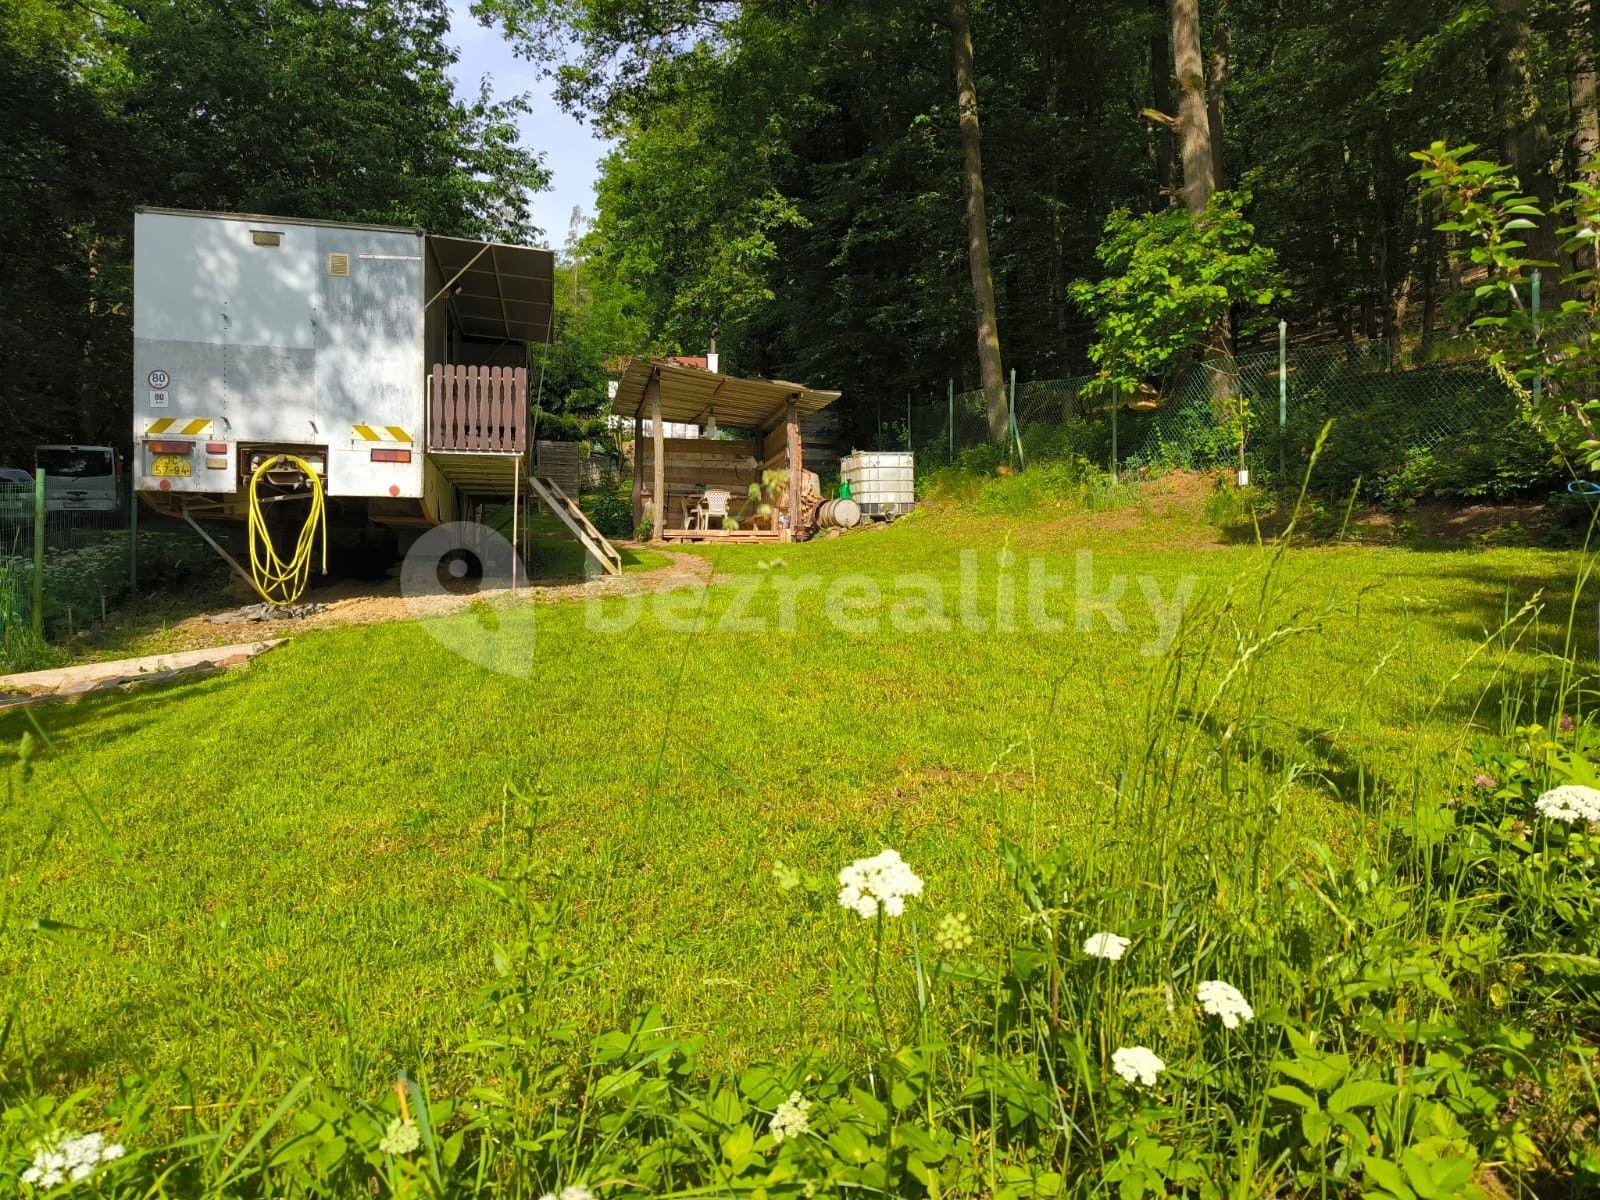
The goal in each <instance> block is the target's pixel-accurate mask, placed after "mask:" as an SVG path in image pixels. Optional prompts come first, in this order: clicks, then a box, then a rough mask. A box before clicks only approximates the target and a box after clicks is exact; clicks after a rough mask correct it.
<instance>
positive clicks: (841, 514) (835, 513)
mask: <svg viewBox="0 0 1600 1200" xmlns="http://www.w3.org/2000/svg"><path fill="white" fill-rule="evenodd" d="M859 520H861V506H860V505H859V504H857V503H856V502H855V501H854V500H849V499H845V500H829V501H827V502H825V503H824V504H823V506H822V507H821V508H819V509H818V510H817V524H818V525H819V526H820V527H821V528H823V529H850V528H853V527H854V526H855V524H856V522H857V521H859Z"/></svg>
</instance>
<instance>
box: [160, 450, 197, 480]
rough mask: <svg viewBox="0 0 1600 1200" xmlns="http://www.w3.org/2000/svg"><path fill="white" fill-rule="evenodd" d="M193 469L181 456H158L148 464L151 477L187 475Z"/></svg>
mask: <svg viewBox="0 0 1600 1200" xmlns="http://www.w3.org/2000/svg"><path fill="white" fill-rule="evenodd" d="M192 470H193V468H192V467H191V466H190V465H189V460H188V459H187V458H185V457H184V456H183V455H181V454H158V455H156V456H155V458H154V459H152V460H151V463H150V474H152V475H188V474H189V473H190V472H191V471H192Z"/></svg>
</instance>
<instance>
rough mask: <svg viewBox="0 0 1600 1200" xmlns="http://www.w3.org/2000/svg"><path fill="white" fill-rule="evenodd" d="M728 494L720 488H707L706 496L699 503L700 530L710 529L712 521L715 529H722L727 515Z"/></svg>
mask: <svg viewBox="0 0 1600 1200" xmlns="http://www.w3.org/2000/svg"><path fill="white" fill-rule="evenodd" d="M729 495H730V493H729V492H727V491H725V490H723V489H722V488H707V489H706V494H705V495H704V496H703V497H702V498H701V502H700V528H701V529H710V528H711V522H712V520H713V519H715V520H716V522H717V528H718V529H720V528H722V522H723V520H724V519H725V518H726V517H727V515H728V497H729Z"/></svg>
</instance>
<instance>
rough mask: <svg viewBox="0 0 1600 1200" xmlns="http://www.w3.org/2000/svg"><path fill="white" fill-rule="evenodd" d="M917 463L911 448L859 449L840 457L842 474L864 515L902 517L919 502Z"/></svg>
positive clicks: (841, 476)
mask: <svg viewBox="0 0 1600 1200" xmlns="http://www.w3.org/2000/svg"><path fill="white" fill-rule="evenodd" d="M915 464H916V456H915V455H913V454H912V453H911V452H910V451H909V450H857V451H855V452H854V453H853V454H850V455H848V456H846V457H845V458H841V459H840V460H839V477H840V478H841V479H843V480H844V481H845V482H846V483H848V484H849V485H850V496H851V498H852V499H853V500H854V501H855V502H856V503H857V504H858V505H860V506H861V512H862V514H863V515H864V516H869V517H880V516H899V515H900V514H901V513H905V512H910V511H911V509H912V508H913V507H914V506H915V505H916V502H917V485H916V465H915Z"/></svg>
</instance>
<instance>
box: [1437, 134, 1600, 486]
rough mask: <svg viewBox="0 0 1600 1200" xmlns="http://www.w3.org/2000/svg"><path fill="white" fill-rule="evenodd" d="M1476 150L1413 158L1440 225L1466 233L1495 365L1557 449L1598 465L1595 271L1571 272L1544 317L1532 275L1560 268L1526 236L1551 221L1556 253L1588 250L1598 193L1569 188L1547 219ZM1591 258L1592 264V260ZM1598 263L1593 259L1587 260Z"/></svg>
mask: <svg viewBox="0 0 1600 1200" xmlns="http://www.w3.org/2000/svg"><path fill="white" fill-rule="evenodd" d="M1476 149H1477V147H1476V146H1473V145H1470V144H1469V145H1463V146H1451V145H1448V144H1447V143H1445V142H1434V143H1433V144H1432V145H1430V146H1429V147H1428V148H1427V149H1426V150H1419V151H1417V152H1416V153H1415V154H1414V157H1415V158H1416V159H1417V160H1418V161H1420V162H1421V163H1422V164H1423V165H1422V168H1421V169H1420V170H1419V171H1418V173H1417V174H1418V178H1419V179H1420V180H1421V181H1422V182H1423V183H1424V184H1425V185H1426V186H1427V187H1429V188H1430V189H1431V190H1432V193H1433V195H1434V196H1435V197H1436V198H1437V199H1438V200H1439V201H1440V202H1441V203H1442V205H1443V206H1444V208H1445V210H1446V212H1447V213H1448V214H1449V216H1448V218H1447V219H1446V220H1444V221H1443V222H1441V223H1440V225H1439V228H1440V229H1441V230H1442V231H1444V232H1447V233H1455V234H1460V235H1461V236H1462V237H1463V238H1465V239H1466V241H1467V244H1468V245H1469V247H1470V251H1469V252H1470V255H1471V258H1472V261H1473V262H1474V263H1475V264H1476V265H1477V266H1479V267H1480V268H1481V269H1482V271H1483V281H1482V282H1481V283H1479V284H1478V286H1477V287H1476V288H1475V289H1474V290H1473V291H1472V293H1471V295H1470V296H1469V297H1467V298H1466V307H1467V308H1468V309H1469V311H1470V313H1471V314H1472V315H1473V322H1472V324H1473V328H1474V329H1475V330H1476V331H1477V333H1478V334H1479V337H1480V343H1481V345H1482V347H1483V350H1484V352H1485V354H1486V356H1487V357H1488V360H1489V362H1490V363H1491V364H1492V365H1493V366H1494V367H1495V369H1496V370H1497V371H1499V372H1500V373H1501V375H1502V376H1503V377H1504V378H1505V379H1506V380H1507V381H1508V382H1509V383H1511V384H1512V386H1513V387H1514V388H1515V389H1516V390H1517V391H1518V393H1519V394H1520V395H1521V396H1522V397H1523V399H1524V401H1525V402H1526V404H1527V406H1528V409H1529V413H1530V415H1531V416H1532V418H1533V420H1534V422H1535V423H1536V424H1537V425H1538V426H1539V428H1540V430H1541V431H1542V432H1544V434H1545V436H1546V437H1548V438H1549V439H1550V441H1551V442H1552V443H1553V444H1554V445H1555V446H1556V448H1557V449H1559V450H1562V451H1564V452H1567V453H1572V454H1577V455H1579V456H1581V457H1582V458H1583V460H1584V461H1585V462H1587V463H1588V464H1589V466H1590V467H1594V466H1597V465H1600V434H1597V431H1596V423H1597V420H1600V399H1597V385H1600V343H1597V342H1596V338H1595V334H1596V330H1600V291H1597V289H1596V286H1595V285H1596V282H1597V278H1596V274H1595V271H1594V269H1593V267H1591V266H1582V267H1580V268H1579V269H1578V270H1574V271H1570V272H1568V273H1567V274H1566V275H1565V277H1564V278H1561V280H1560V281H1561V282H1562V283H1564V284H1566V285H1567V291H1566V295H1565V298H1564V299H1562V300H1560V302H1559V303H1558V304H1556V305H1553V306H1551V307H1549V308H1546V309H1544V311H1542V312H1541V311H1540V310H1539V308H1538V306H1537V300H1536V298H1535V288H1534V272H1536V271H1538V272H1546V271H1552V270H1554V269H1556V268H1557V265H1558V264H1557V263H1556V262H1555V261H1553V260H1551V259H1548V258H1543V259H1542V258H1536V257H1534V251H1533V250H1532V248H1531V247H1530V246H1529V242H1528V238H1529V237H1530V235H1531V234H1533V233H1536V232H1537V231H1538V230H1539V229H1540V228H1541V227H1545V228H1548V227H1549V223H1547V222H1546V220H1545V219H1546V218H1547V217H1556V216H1559V218H1561V219H1563V220H1564V221H1565V222H1566V223H1565V224H1563V225H1561V227H1560V228H1559V230H1557V233H1558V235H1559V236H1561V237H1563V238H1564V239H1565V240H1564V242H1562V243H1561V245H1560V246H1559V248H1558V252H1560V251H1565V252H1567V253H1571V252H1574V251H1579V250H1582V251H1587V252H1588V256H1592V253H1593V250H1594V247H1595V242H1596V239H1597V238H1600V232H1597V231H1600V187H1597V186H1596V185H1595V184H1593V183H1590V182H1588V181H1587V180H1584V179H1578V180H1575V181H1573V183H1572V184H1571V185H1570V190H1571V195H1570V197H1569V198H1568V199H1566V200H1564V201H1560V202H1558V203H1557V204H1556V205H1554V206H1553V207H1554V210H1555V211H1554V213H1547V212H1546V211H1545V210H1544V208H1543V207H1542V206H1541V205H1540V203H1539V202H1538V200H1537V199H1535V198H1534V197H1532V196H1530V195H1528V194H1526V193H1525V192H1524V191H1523V189H1522V187H1521V184H1520V181H1519V178H1518V176H1517V175H1516V174H1515V173H1514V172H1513V171H1512V170H1511V169H1510V168H1509V167H1506V166H1504V165H1502V164H1500V163H1498V162H1495V161H1493V160H1492V159H1486V158H1474V157H1472V155H1473V153H1474V151H1476ZM1588 256H1586V257H1588ZM1588 261H1592V257H1588Z"/></svg>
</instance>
